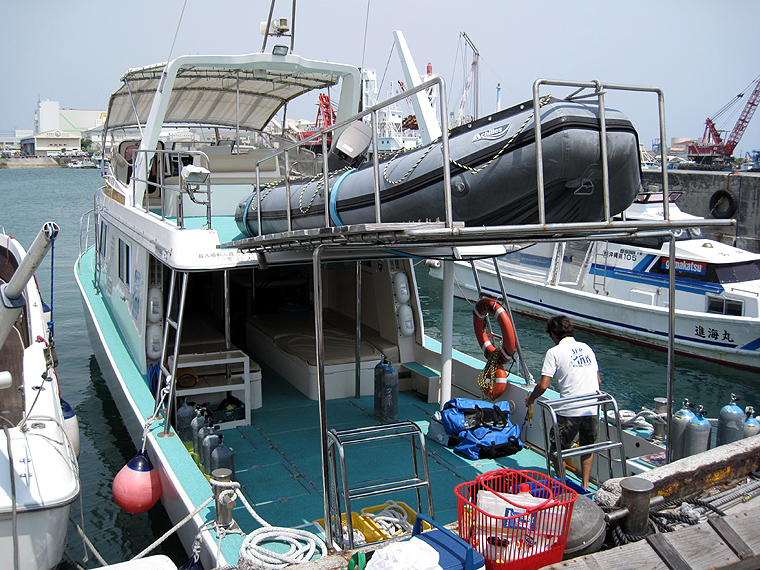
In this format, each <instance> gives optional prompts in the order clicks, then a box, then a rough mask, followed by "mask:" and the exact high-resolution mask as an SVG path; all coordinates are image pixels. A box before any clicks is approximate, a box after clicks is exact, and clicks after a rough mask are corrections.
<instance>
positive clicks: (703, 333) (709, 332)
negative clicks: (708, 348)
mask: <svg viewBox="0 0 760 570" xmlns="http://www.w3.org/2000/svg"><path fill="white" fill-rule="evenodd" d="M694 336H698V337H700V338H709V339H711V340H724V341H726V342H734V339H733V338H731V333H730V332H728V331H727V330H726V329H723V334H722V335H721V333H720V331H719V330H718V329H714V328H711V327H707V328H706V329H705V327H703V326H702V325H696V326H695V327H694Z"/></svg>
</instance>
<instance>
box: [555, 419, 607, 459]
mask: <svg viewBox="0 0 760 570" xmlns="http://www.w3.org/2000/svg"><path fill="white" fill-rule="evenodd" d="M598 423H599V420H598V418H597V417H596V416H575V417H568V416H560V415H557V427H558V428H559V441H560V445H561V446H562V449H568V448H569V447H570V446H571V445H572V443H573V440H574V439H575V436H576V435H578V443H579V445H581V446H584V445H591V444H592V443H594V442H595V441H596V436H597V426H598ZM554 450H555V446H554V428H552V432H551V449H550V452H551V453H554Z"/></svg>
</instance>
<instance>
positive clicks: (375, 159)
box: [370, 111, 382, 224]
mask: <svg viewBox="0 0 760 570" xmlns="http://www.w3.org/2000/svg"><path fill="white" fill-rule="evenodd" d="M370 117H371V119H372V170H373V172H374V177H373V178H374V187H375V222H376V223H378V224H379V223H381V222H382V219H381V218H380V156H379V151H380V149H379V148H378V144H379V143H378V137H377V111H372V113H371V114H370Z"/></svg>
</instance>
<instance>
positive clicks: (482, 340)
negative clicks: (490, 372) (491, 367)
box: [472, 297, 517, 364]
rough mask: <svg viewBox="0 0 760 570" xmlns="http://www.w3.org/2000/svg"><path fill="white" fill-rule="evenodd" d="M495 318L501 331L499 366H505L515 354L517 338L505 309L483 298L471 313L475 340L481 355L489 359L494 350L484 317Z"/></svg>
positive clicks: (496, 302)
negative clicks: (480, 349) (481, 351)
mask: <svg viewBox="0 0 760 570" xmlns="http://www.w3.org/2000/svg"><path fill="white" fill-rule="evenodd" d="M488 315H491V316H493V317H496V322H498V323H499V328H500V329H501V349H500V350H499V364H506V363H507V362H509V361H510V359H511V358H512V355H513V354H514V353H515V345H516V344H517V337H516V336H515V328H514V327H513V326H512V321H511V320H510V318H509V314H508V313H507V311H506V309H505V308H504V307H502V306H501V305H500V304H499V302H498V301H496V299H491V298H489V297H484V298H482V299H481V300H480V301H478V302H477V303H476V304H475V310H474V311H473V312H472V324H473V326H474V328H475V338H476V339H477V341H478V344H479V345H480V348H482V349H483V354H484V355H485V357H486V358H489V357H490V356H491V354H493V352H494V351H495V350H496V346H494V344H493V342H492V341H491V338H490V337H489V336H488V332H487V330H486V316H488Z"/></svg>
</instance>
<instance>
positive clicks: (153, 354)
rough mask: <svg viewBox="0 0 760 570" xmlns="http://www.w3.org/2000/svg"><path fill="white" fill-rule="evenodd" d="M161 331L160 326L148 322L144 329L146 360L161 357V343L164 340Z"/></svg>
mask: <svg viewBox="0 0 760 570" xmlns="http://www.w3.org/2000/svg"><path fill="white" fill-rule="evenodd" d="M163 337H164V335H163V334H162V333H161V326H160V325H157V324H155V323H154V324H150V325H148V328H147V329H146V330H145V354H146V356H147V357H148V360H158V359H159V358H161V343H162V342H163V340H164V338H163Z"/></svg>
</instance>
